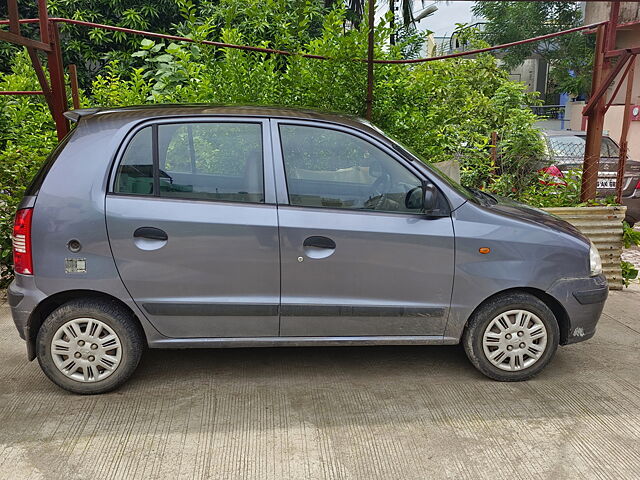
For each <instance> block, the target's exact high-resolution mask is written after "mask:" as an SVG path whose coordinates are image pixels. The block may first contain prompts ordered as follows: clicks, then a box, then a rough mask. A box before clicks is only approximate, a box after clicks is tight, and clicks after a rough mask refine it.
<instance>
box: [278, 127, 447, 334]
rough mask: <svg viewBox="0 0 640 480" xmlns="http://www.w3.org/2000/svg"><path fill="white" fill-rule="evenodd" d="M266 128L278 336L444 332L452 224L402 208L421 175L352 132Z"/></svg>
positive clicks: (311, 128)
mask: <svg viewBox="0 0 640 480" xmlns="http://www.w3.org/2000/svg"><path fill="white" fill-rule="evenodd" d="M273 128H274V130H273V138H274V152H275V153H274V155H275V157H276V165H278V167H279V168H281V166H283V169H282V170H281V171H280V172H278V171H277V172H276V178H277V185H278V189H279V192H281V191H282V190H283V189H285V190H286V192H287V195H284V196H282V195H279V203H284V204H280V205H279V213H278V216H279V224H280V248H281V264H282V303H281V321H280V335H282V336H329V337H336V336H337V337H345V336H356V337H363V336H364V337H369V336H397V335H402V336H441V335H443V333H444V327H445V322H446V318H447V315H448V311H449V306H450V299H451V290H452V286H453V270H454V236H453V226H452V221H451V218H450V216H445V217H438V218H426V217H425V216H424V215H423V214H421V212H420V211H419V210H413V209H411V208H408V207H407V206H405V197H406V194H407V193H408V192H409V191H410V190H412V189H414V188H416V187H419V186H420V185H421V181H422V178H421V174H420V173H419V171H417V170H414V169H413V168H411V166H410V165H408V164H405V163H404V162H403V161H402V160H401V159H399V158H396V157H395V156H394V155H393V154H392V153H391V152H390V151H388V150H386V149H385V148H384V147H383V146H382V145H379V144H376V143H374V140H372V139H370V138H368V137H366V136H364V135H363V134H360V133H357V132H353V131H349V130H346V129H340V128H338V127H329V126H321V125H318V124H315V125H314V124H313V123H304V122H285V121H284V120H283V121H281V122H273ZM279 156H281V158H280V159H279V160H278V157H279ZM281 200H282V201H281ZM287 200H288V202H287Z"/></svg>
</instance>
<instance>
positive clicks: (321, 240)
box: [302, 235, 336, 250]
mask: <svg viewBox="0 0 640 480" xmlns="http://www.w3.org/2000/svg"><path fill="white" fill-rule="evenodd" d="M302 246H303V247H315V248H324V249H329V250H335V249H336V242H334V241H333V240H331V239H330V238H327V237H321V236H316V235H314V236H312V237H307V238H305V240H304V243H303V244H302Z"/></svg>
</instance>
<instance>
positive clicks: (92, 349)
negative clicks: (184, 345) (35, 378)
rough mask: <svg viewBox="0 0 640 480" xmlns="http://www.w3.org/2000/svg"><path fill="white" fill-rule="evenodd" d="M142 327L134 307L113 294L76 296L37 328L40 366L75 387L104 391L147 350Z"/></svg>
mask: <svg viewBox="0 0 640 480" xmlns="http://www.w3.org/2000/svg"><path fill="white" fill-rule="evenodd" d="M143 348H144V341H143V336H142V332H141V331H140V328H139V326H138V324H137V323H136V321H135V319H134V318H133V316H132V315H131V313H130V312H129V311H127V310H126V309H125V308H123V307H122V306H121V305H119V304H118V303H116V302H113V301H108V300H97V299H96V300H94V299H81V300H74V301H71V302H68V303H65V304H64V305H62V306H60V307H59V308H57V309H56V310H54V311H53V312H52V313H51V314H50V315H49V316H48V317H47V318H46V319H45V321H44V323H43V325H42V327H41V328H40V330H39V331H38V337H37V356H38V362H39V363H40V367H41V368H42V370H43V371H44V373H45V374H46V375H47V377H49V378H50V379H51V380H52V381H53V382H54V383H55V384H57V385H58V386H60V387H62V388H64V389H65V390H69V391H71V392H74V393H81V394H95V393H103V392H107V391H109V390H113V389H114V388H117V387H119V386H120V385H122V384H123V383H124V382H125V381H126V380H127V379H128V378H129V377H130V376H131V375H132V374H133V372H134V370H135V369H136V367H137V366H138V363H139V361H140V357H141V356H142V351H143Z"/></svg>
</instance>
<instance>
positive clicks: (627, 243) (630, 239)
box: [622, 222, 640, 248]
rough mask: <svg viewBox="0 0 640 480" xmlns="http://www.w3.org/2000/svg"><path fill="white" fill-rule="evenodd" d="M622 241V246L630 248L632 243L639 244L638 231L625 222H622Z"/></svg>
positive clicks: (639, 236)
mask: <svg viewBox="0 0 640 480" xmlns="http://www.w3.org/2000/svg"><path fill="white" fill-rule="evenodd" d="M622 241H623V242H624V248H631V246H632V245H636V246H638V245H640V232H638V231H637V230H634V229H633V228H631V225H629V224H628V223H627V222H622Z"/></svg>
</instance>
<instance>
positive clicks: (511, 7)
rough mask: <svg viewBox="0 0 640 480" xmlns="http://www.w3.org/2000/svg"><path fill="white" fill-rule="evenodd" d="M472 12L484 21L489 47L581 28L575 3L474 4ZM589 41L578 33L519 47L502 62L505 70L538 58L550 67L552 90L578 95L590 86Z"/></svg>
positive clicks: (590, 59) (591, 55)
mask: <svg viewBox="0 0 640 480" xmlns="http://www.w3.org/2000/svg"><path fill="white" fill-rule="evenodd" d="M473 12H474V13H475V14H476V15H479V16H481V17H484V18H485V19H486V20H487V22H486V23H485V25H484V31H483V33H482V36H483V38H485V39H486V40H487V41H488V42H489V43H490V44H492V45H498V44H502V43H508V42H514V41H517V40H524V39H526V38H531V37H537V36H540V35H546V34H548V33H554V32H558V31H561V30H567V29H570V28H573V27H578V26H581V25H582V12H581V7H580V5H579V3H578V2H562V1H559V2H505V1H499V2H476V4H475V5H474V7H473ZM592 37H593V36H587V35H583V34H582V33H579V32H578V33H573V34H569V35H563V36H561V37H556V38H555V39H553V40H550V41H549V40H547V41H541V42H535V43H528V44H524V45H518V46H515V47H511V48H509V49H508V50H506V54H505V55H504V58H503V60H504V62H505V64H506V66H507V67H508V68H513V67H516V66H518V65H520V64H522V62H523V61H524V60H525V59H526V58H528V57H530V56H531V55H534V54H537V55H540V56H541V57H542V58H543V59H544V60H546V61H547V62H548V63H549V65H550V67H551V68H550V81H551V84H552V85H551V86H552V87H554V89H555V90H556V91H557V92H559V93H560V92H567V93H573V94H576V95H578V94H581V93H585V92H587V91H588V90H589V88H590V85H591V65H592V63H593V49H594V39H593V38H592ZM570 71H573V72H574V75H570V73H569V72H570Z"/></svg>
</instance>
